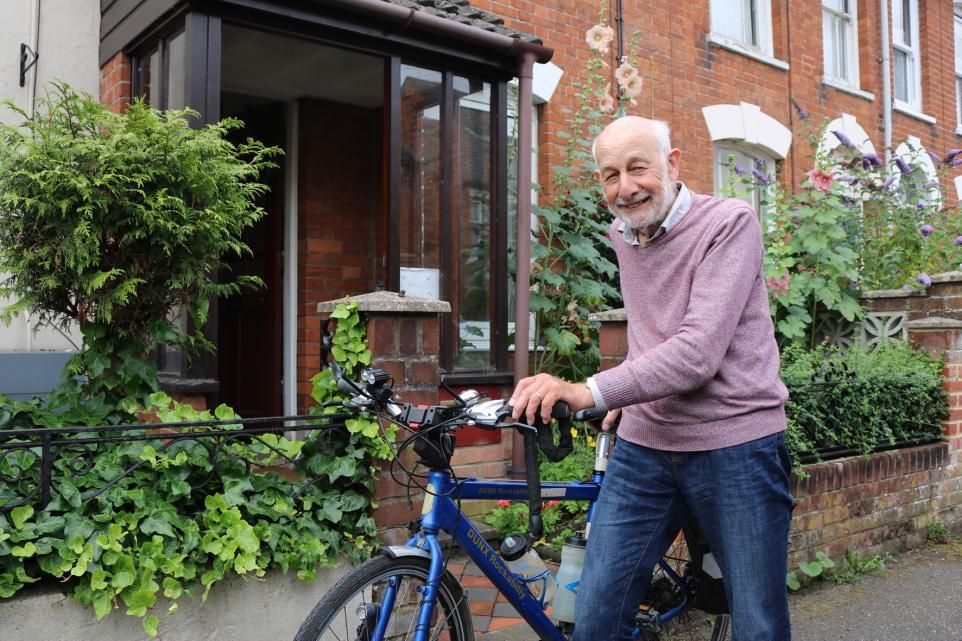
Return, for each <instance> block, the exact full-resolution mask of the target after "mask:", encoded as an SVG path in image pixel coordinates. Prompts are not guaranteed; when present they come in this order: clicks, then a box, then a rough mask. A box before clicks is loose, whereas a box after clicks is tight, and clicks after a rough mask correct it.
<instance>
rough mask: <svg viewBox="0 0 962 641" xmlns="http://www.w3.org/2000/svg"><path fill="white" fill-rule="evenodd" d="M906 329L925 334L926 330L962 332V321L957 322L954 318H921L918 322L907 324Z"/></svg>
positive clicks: (908, 322)
mask: <svg viewBox="0 0 962 641" xmlns="http://www.w3.org/2000/svg"><path fill="white" fill-rule="evenodd" d="M905 327H906V328H907V329H908V330H909V331H916V332H920V331H921V332H924V331H926V330H930V331H935V330H945V329H958V330H962V320H956V319H954V318H942V317H941V316H932V317H930V318H919V319H916V320H910V321H907V322H906V323H905Z"/></svg>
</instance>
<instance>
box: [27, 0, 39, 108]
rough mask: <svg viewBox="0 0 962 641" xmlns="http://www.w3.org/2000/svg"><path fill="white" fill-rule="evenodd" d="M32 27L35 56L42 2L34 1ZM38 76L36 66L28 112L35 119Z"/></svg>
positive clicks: (37, 46) (35, 66)
mask: <svg viewBox="0 0 962 641" xmlns="http://www.w3.org/2000/svg"><path fill="white" fill-rule="evenodd" d="M30 26H31V27H32V28H33V41H32V42H31V43H30V47H31V48H32V49H33V52H34V55H38V54H39V52H40V0H33V8H32V10H31V21H30ZM38 75H40V67H39V65H38V64H35V65H34V66H33V80H32V82H30V89H28V90H27V109H26V112H27V115H28V116H30V117H31V118H33V110H34V102H35V101H36V99H37V76H38Z"/></svg>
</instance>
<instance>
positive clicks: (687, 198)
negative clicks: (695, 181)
mask: <svg viewBox="0 0 962 641" xmlns="http://www.w3.org/2000/svg"><path fill="white" fill-rule="evenodd" d="M675 190H676V191H677V194H676V195H675V202H673V203H672V204H671V209H669V210H668V215H667V216H665V220H664V222H662V223H661V227H659V228H658V231H656V232H655V233H654V234H652V236H651V238H649V239H648V241H647V242H646V244H647V243H650V242H651V241H653V240H655V239H656V238H659V237H661V236H664V235H665V234H667V233H668V231H669V230H670V229H671V228H672V227H674V226H675V225H677V224H678V222H679V221H680V220H681V219H682V218H684V216H685V214H687V213H688V210H689V209H691V203H692V195H691V192H690V191H689V190H688V187H686V186H685V183H683V182H681V181H680V180H679V181H677V182H675ZM617 229H618V231H619V232H621V236H622V238H624V239H625V242H626V243H628V244H629V245H631V246H632V247H637V246H638V245H640V244H641V243H640V242H639V241H638V234H637V233H636V232H635V230H634V229H632V228H631V227H629V226H628V225H626V224H625V221H623V220H622V221H620V222H619V223H618V227H617Z"/></svg>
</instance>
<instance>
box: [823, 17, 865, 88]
mask: <svg viewBox="0 0 962 641" xmlns="http://www.w3.org/2000/svg"><path fill="white" fill-rule="evenodd" d="M841 1H842V3H845V4H848V13H846V12H845V11H839V10H838V9H835V8H834V7H831V6H828V4H829V3H827V2H826V1H825V0H823V1H822V46H823V61H824V62H823V65H824V71H825V77H826V78H827V79H828V80H833V81H835V82H839V83H842V84H846V85H849V86H851V87H854V88H856V89H858V88H859V68H858V14H857V9H856V7H857V4H858V3H857V2H856V0H841ZM834 39H837V41H838V42H841V44H842V45H843V46H844V47H845V51H844V55H843V56H841V57H839V53H838V47H837V46H831V45H832V44H833V43H834V42H836V40H834Z"/></svg>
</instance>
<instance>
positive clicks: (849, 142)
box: [832, 130, 855, 149]
mask: <svg viewBox="0 0 962 641" xmlns="http://www.w3.org/2000/svg"><path fill="white" fill-rule="evenodd" d="M832 133H833V134H835V137H836V138H838V141H839V142H840V143H842V144H843V145H845V146H846V147H848V148H849V149H855V143H853V142H852V139H851V138H849V137H848V136H846V135H845V134H844V133H842V132H841V131H837V130H835V131H832Z"/></svg>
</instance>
